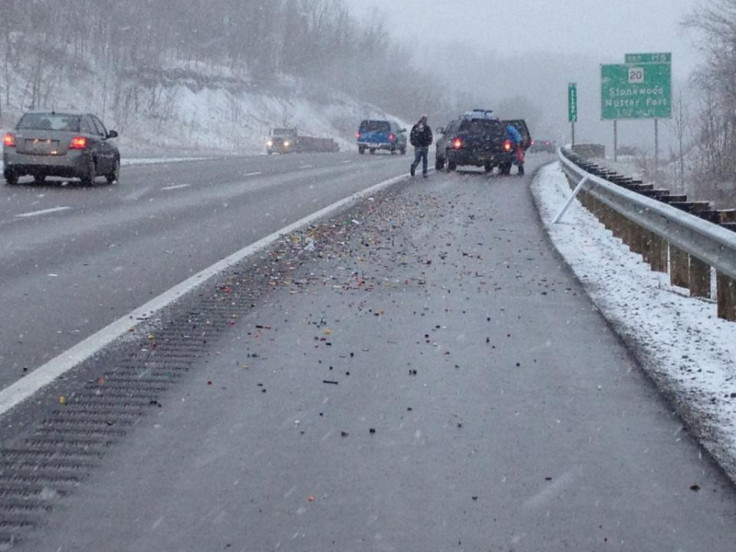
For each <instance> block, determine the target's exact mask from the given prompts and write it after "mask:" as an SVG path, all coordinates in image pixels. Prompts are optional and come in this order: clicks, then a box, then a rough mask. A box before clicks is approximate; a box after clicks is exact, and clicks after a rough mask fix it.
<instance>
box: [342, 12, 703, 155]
mask: <svg viewBox="0 0 736 552" xmlns="http://www.w3.org/2000/svg"><path fill="white" fill-rule="evenodd" d="M343 1H344V2H345V3H346V4H347V5H348V7H349V8H350V10H351V12H352V13H353V15H354V16H356V17H357V18H358V19H360V20H364V21H369V20H371V19H374V20H375V19H376V18H382V19H383V20H384V21H385V23H386V27H387V29H388V30H389V31H390V32H391V34H392V36H393V37H394V38H395V39H397V41H398V42H403V43H405V44H409V45H411V48H412V49H413V50H414V61H415V62H417V63H418V65H419V66H420V67H423V68H425V69H426V70H429V71H430V72H433V73H434V74H436V75H438V78H439V77H444V78H449V79H450V80H451V81H452V82H453V83H455V84H456V85H457V86H458V89H460V90H474V91H476V92H477V91H480V92H481V93H482V94H487V98H488V101H487V102H486V104H484V105H486V106H493V107H494V108H495V106H497V105H499V103H501V101H502V100H503V99H504V98H510V97H516V96H524V97H526V98H528V99H530V100H531V102H532V103H533V104H535V106H536V107H537V108H538V109H539V110H540V115H539V117H537V120H536V121H533V123H534V125H533V126H534V129H533V131H532V134H533V135H536V136H537V137H540V135H545V136H549V137H552V138H556V139H559V140H561V141H562V140H569V139H570V128H569V124H568V123H567V83H569V82H576V83H578V112H579V121H578V124H577V126H576V136H577V138H578V140H580V139H582V140H583V141H595V142H598V143H605V144H607V147H612V132H611V128H612V127H611V122H610V121H606V122H603V121H601V112H600V65H601V64H611V63H613V64H615V63H623V62H624V55H625V54H627V53H645V52H658V53H659V52H670V53H671V54H672V78H673V99H674V98H676V97H678V95H679V94H680V91H681V90H684V89H685V87H686V82H687V81H688V78H689V77H690V75H691V74H692V72H693V71H694V70H695V69H697V67H698V64H700V63H702V56H701V54H700V52H699V51H698V49H697V47H696V45H695V39H696V38H697V37H696V36H695V35H693V34H692V32H690V31H687V30H685V29H684V28H683V26H682V22H683V21H684V19H685V18H686V16H688V15H691V14H692V12H693V10H695V9H696V8H697V7H698V6H700V5H703V4H707V0H704V1H703V2H701V1H698V0H521V1H519V0H516V1H503V2H502V1H499V0H453V1H451V2H447V1H445V0H442V1H441V0H343ZM438 82H439V80H438ZM694 111H695V108H691V112H693V113H694ZM525 117H526V118H530V115H529V114H527V115H525ZM671 126H672V125H671V124H670V122H669V121H663V124H662V125H661V129H660V141H661V146H662V149H667V148H670V147H672V146H671V145H672V133H671V128H670V127H671ZM651 127H652V121H651V120H640V121H627V122H625V123H622V124H621V125H619V136H620V140H619V144H620V145H621V144H631V145H637V146H639V147H644V148H646V149H651V148H652V143H653V137H652V133H653V131H652V128H651Z"/></svg>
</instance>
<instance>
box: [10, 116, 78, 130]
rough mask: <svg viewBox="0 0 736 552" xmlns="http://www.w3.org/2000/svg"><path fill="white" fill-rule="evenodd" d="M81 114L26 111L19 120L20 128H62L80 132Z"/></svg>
mask: <svg viewBox="0 0 736 552" xmlns="http://www.w3.org/2000/svg"><path fill="white" fill-rule="evenodd" d="M79 119H80V117H79V115H72V114H68V113H40V112H38V113H35V112H34V113H26V114H25V115H23V117H21V119H20V121H19V122H18V127H17V128H18V130H62V131H68V132H79Z"/></svg>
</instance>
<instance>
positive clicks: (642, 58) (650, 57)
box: [624, 52, 672, 63]
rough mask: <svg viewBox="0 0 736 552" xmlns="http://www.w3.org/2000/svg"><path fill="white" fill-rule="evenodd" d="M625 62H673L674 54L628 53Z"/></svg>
mask: <svg viewBox="0 0 736 552" xmlns="http://www.w3.org/2000/svg"><path fill="white" fill-rule="evenodd" d="M624 63H672V54H671V53H670V52H663V53H660V54H626V57H625V59H624Z"/></svg>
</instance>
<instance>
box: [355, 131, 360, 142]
mask: <svg viewBox="0 0 736 552" xmlns="http://www.w3.org/2000/svg"><path fill="white" fill-rule="evenodd" d="M355 138H356V139H358V140H360V132H356V133H355Z"/></svg>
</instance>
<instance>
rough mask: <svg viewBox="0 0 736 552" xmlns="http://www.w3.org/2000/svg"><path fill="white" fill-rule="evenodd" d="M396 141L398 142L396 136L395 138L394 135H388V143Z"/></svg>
mask: <svg viewBox="0 0 736 552" xmlns="http://www.w3.org/2000/svg"><path fill="white" fill-rule="evenodd" d="M394 140H396V136H394V135H393V134H389V135H388V141H389V142H393V141H394Z"/></svg>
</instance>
